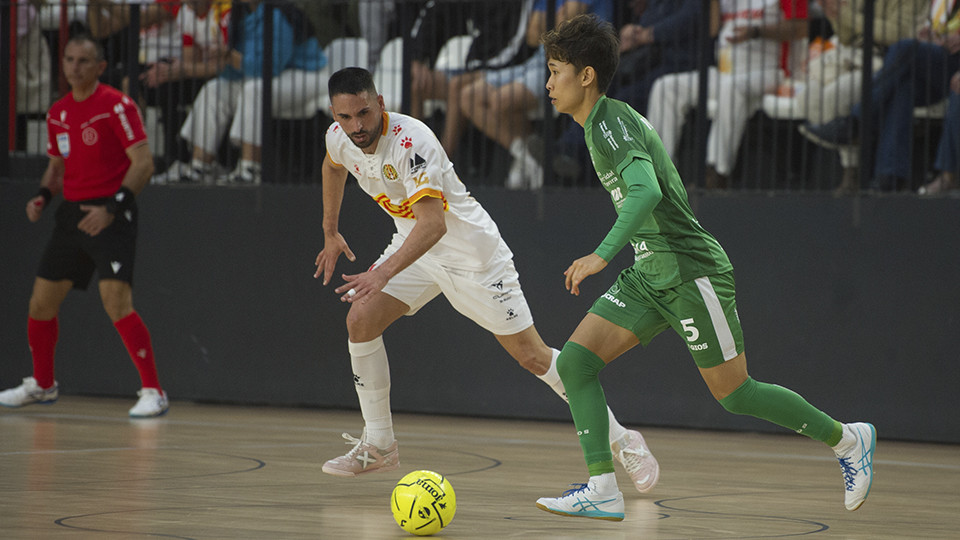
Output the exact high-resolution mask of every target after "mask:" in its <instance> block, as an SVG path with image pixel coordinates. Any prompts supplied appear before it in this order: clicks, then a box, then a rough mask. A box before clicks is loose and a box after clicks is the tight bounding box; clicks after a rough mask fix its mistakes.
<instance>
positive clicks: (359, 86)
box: [327, 67, 378, 99]
mask: <svg viewBox="0 0 960 540" xmlns="http://www.w3.org/2000/svg"><path fill="white" fill-rule="evenodd" d="M327 90H328V92H329V94H330V98H331V99H332V98H333V97H334V96H338V95H340V94H353V95H357V94H360V93H362V92H367V93H369V94H370V95H371V96H376V95H378V94H377V85H376V84H374V83H373V75H372V74H371V73H370V72H369V71H367V70H365V69H363V68H359V67H348V68H343V69H341V70H340V71H338V72H336V73H334V74H333V75H331V76H330V80H329V81H327Z"/></svg>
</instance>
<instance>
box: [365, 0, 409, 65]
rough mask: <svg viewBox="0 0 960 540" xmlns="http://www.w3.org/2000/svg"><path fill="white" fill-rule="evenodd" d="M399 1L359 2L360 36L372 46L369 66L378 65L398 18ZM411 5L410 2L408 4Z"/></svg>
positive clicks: (372, 0)
mask: <svg viewBox="0 0 960 540" xmlns="http://www.w3.org/2000/svg"><path fill="white" fill-rule="evenodd" d="M396 1H397V0H357V2H358V6H357V18H358V19H359V21H360V35H361V36H363V37H364V38H365V39H366V40H367V43H368V44H369V45H370V53H369V62H370V63H369V65H371V66H375V65H377V61H378V60H379V59H380V51H381V50H382V49H383V46H384V44H386V43H387V39H389V37H390V27H391V25H392V24H393V22H394V18H395V17H396V12H397V6H396ZM408 3H409V2H408Z"/></svg>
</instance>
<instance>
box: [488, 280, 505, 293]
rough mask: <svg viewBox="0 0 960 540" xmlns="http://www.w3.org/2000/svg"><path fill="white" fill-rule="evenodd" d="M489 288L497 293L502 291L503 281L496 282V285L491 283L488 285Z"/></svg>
mask: <svg viewBox="0 0 960 540" xmlns="http://www.w3.org/2000/svg"><path fill="white" fill-rule="evenodd" d="M490 286H491V287H493V288H494V289H496V290H498V291H502V290H503V280H502V279H501V280H500V281H498V282H496V283H492V284H490Z"/></svg>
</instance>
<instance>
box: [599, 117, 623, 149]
mask: <svg viewBox="0 0 960 540" xmlns="http://www.w3.org/2000/svg"><path fill="white" fill-rule="evenodd" d="M599 127H600V132H601V133H602V134H603V138H604V139H606V140H607V142H608V143H610V148H613V149H614V150H616V149H617V148H620V145H619V144H617V141H616V140H615V139H614V138H613V131H610V129H609V128H607V121H606V120H604V121H603V122H600V125H599Z"/></svg>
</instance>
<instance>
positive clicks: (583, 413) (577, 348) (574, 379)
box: [557, 341, 613, 476]
mask: <svg viewBox="0 0 960 540" xmlns="http://www.w3.org/2000/svg"><path fill="white" fill-rule="evenodd" d="M605 366H606V364H605V363H604V361H603V360H601V359H600V357H598V356H597V355H595V354H593V353H592V352H590V350H589V349H587V348H586V347H584V346H583V345H579V344H577V343H574V342H572V341H568V342H567V343H566V344H565V345H564V346H563V350H562V351H560V356H559V357H558V358H557V373H559V374H560V380H562V381H563V388H564V389H565V390H566V391H567V399H568V400H569V403H570V413H571V414H572V415H573V424H574V425H575V426H576V427H577V435H578V436H579V437H580V447H581V448H582V449H583V457H584V459H585V460H586V462H587V469H588V470H589V471H590V476H596V475H600V474H603V473H608V472H613V453H612V452H611V450H610V440H609V438H610V424H609V418H608V417H607V400H606V398H605V397H604V395H603V388H602V387H601V386H600V379H599V378H598V376H599V375H600V370H601V369H603V368H604V367H605Z"/></svg>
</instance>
